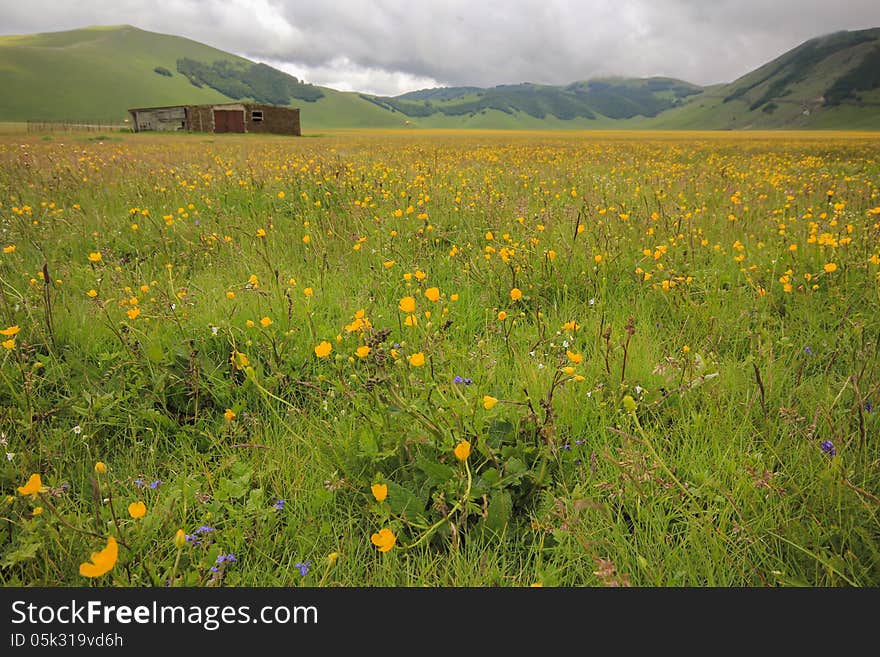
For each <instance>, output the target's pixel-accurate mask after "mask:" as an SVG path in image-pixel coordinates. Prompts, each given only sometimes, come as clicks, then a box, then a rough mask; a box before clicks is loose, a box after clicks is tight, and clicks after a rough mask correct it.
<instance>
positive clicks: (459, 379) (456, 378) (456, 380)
mask: <svg viewBox="0 0 880 657" xmlns="http://www.w3.org/2000/svg"><path fill="white" fill-rule="evenodd" d="M452 382H453V383H464V379H463V378H461V377H460V376H459V375H458V374H456V375H455V378H454V379H452Z"/></svg>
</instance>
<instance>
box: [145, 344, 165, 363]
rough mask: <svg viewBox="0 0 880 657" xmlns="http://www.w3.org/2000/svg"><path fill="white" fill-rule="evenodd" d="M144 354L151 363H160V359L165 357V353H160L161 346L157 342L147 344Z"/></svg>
mask: <svg viewBox="0 0 880 657" xmlns="http://www.w3.org/2000/svg"><path fill="white" fill-rule="evenodd" d="M146 353H147V358H149V359H150V362H152V363H161V362H162V359H163V358H164V357H165V353H164V352H163V351H162V346H161V345H160V344H159V343H158V342H151V343H150V344H148V345H147V349H146Z"/></svg>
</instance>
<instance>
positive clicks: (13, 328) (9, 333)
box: [0, 325, 21, 338]
mask: <svg viewBox="0 0 880 657" xmlns="http://www.w3.org/2000/svg"><path fill="white" fill-rule="evenodd" d="M20 330H21V329H19V328H18V325H16V326H10V327H8V328H5V329H3V330H2V331H0V335H5V336H6V337H7V338H9V337H12V336H13V335H15V334H16V333H18V332H19V331H20Z"/></svg>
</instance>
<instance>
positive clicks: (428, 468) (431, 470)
mask: <svg viewBox="0 0 880 657" xmlns="http://www.w3.org/2000/svg"><path fill="white" fill-rule="evenodd" d="M416 467H417V468H418V469H419V470H421V471H422V472H424V473H425V474H426V475H428V478H429V479H431V480H432V481H433V482H434V483H435V484H442V483H444V482H447V481H449V480H450V479H453V478H454V477H455V470H453V469H452V468H451V467H449V466H448V465H444V464H443V463H437V461H431V460H429V459H426V458H423V457H419V458H418V459H416Z"/></svg>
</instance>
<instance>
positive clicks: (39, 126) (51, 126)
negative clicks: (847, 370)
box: [27, 121, 131, 132]
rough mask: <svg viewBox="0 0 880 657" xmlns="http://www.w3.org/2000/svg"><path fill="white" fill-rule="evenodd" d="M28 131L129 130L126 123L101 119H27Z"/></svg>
mask: <svg viewBox="0 0 880 657" xmlns="http://www.w3.org/2000/svg"><path fill="white" fill-rule="evenodd" d="M27 131H28V132H129V131H131V128H130V127H129V125H128V124H127V123H106V122H101V121H28V122H27Z"/></svg>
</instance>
